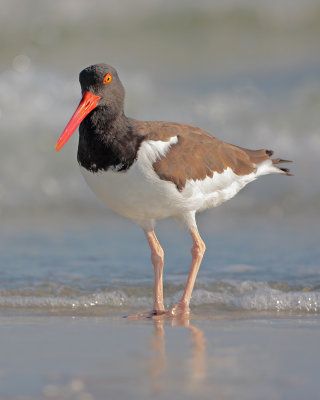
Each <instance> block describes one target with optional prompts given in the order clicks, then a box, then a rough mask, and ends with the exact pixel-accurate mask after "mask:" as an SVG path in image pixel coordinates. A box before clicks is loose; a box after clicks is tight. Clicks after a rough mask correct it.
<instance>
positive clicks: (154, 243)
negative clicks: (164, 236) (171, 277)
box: [146, 229, 164, 314]
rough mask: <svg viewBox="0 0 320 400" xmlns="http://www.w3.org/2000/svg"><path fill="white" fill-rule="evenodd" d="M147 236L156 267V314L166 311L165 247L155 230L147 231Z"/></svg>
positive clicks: (154, 310) (154, 308)
mask: <svg viewBox="0 0 320 400" xmlns="http://www.w3.org/2000/svg"><path fill="white" fill-rule="evenodd" d="M146 237H147V240H148V242H149V246H150V249H151V261H152V264H153V268H154V306H153V312H154V313H155V314H158V313H162V312H164V305H163V257H164V252H163V249H162V247H161V245H160V243H159V241H158V239H157V236H156V234H155V233H154V230H153V229H152V230H150V231H147V232H146Z"/></svg>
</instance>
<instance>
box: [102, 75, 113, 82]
mask: <svg viewBox="0 0 320 400" xmlns="http://www.w3.org/2000/svg"><path fill="white" fill-rule="evenodd" d="M111 81H112V75H111V74H110V73H109V74H107V75H106V76H105V77H104V79H103V83H110V82H111Z"/></svg>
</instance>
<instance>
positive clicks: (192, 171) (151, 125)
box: [136, 121, 273, 191]
mask: <svg viewBox="0 0 320 400" xmlns="http://www.w3.org/2000/svg"><path fill="white" fill-rule="evenodd" d="M136 128H137V129H138V130H139V133H142V134H145V135H146V139H145V140H161V141H169V140H170V138H172V137H174V136H177V137H178V142H177V143H176V144H174V145H172V146H171V148H170V150H169V151H168V153H167V154H166V155H165V156H164V157H161V158H159V159H158V160H157V161H156V162H155V163H154V164H153V168H154V170H155V172H156V173H157V174H158V176H159V177H160V179H163V180H166V181H171V182H173V183H174V184H175V185H176V186H177V188H178V190H180V191H181V190H183V188H184V187H185V184H186V181H187V180H188V179H192V180H203V179H205V178H206V177H207V176H209V177H212V176H213V174H214V173H215V172H217V173H221V172H223V171H224V170H225V169H227V168H228V167H229V168H231V169H232V170H233V172H234V173H235V174H237V175H247V174H250V173H251V172H253V171H254V170H255V168H256V164H259V163H260V162H262V161H264V160H267V159H268V158H270V156H271V155H272V154H273V152H272V151H270V150H247V149H243V148H241V147H237V146H233V145H231V144H228V143H225V142H223V141H221V140H219V139H216V138H215V137H213V136H211V135H210V134H209V133H207V132H205V131H203V130H201V129H199V128H196V127H194V126H191V125H185V124H178V123H171V122H140V121H136Z"/></svg>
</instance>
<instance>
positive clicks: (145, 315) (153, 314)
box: [127, 309, 166, 319]
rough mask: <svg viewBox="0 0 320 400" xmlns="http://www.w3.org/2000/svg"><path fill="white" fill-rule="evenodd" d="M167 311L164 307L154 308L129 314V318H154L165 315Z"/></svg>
mask: <svg viewBox="0 0 320 400" xmlns="http://www.w3.org/2000/svg"><path fill="white" fill-rule="evenodd" d="M165 314H166V311H165V310H164V309H153V310H152V311H147V312H144V313H139V314H132V315H128V316H127V318H130V319H140V318H154V317H157V316H160V315H165Z"/></svg>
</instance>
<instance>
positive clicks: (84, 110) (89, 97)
mask: <svg viewBox="0 0 320 400" xmlns="http://www.w3.org/2000/svg"><path fill="white" fill-rule="evenodd" d="M99 99H101V97H100V96H97V95H95V94H93V93H91V92H84V93H83V96H82V99H81V101H80V104H79V106H78V108H77V109H76V111H75V113H74V114H73V116H72V117H71V119H70V121H69V123H68V125H67V126H66V127H65V129H64V131H63V132H62V134H61V136H60V138H59V140H58V141H57V144H56V151H59V150H60V149H61V148H62V147H63V146H64V145H65V144H66V143H67V141H68V140H69V139H70V136H71V135H72V134H73V132H74V131H75V130H76V129H77V127H78V126H79V125H80V123H81V121H83V120H84V119H85V117H86V116H87V115H88V114H89V113H90V112H91V111H92V110H93V109H94V108H96V107H97V105H98V101H99Z"/></svg>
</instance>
